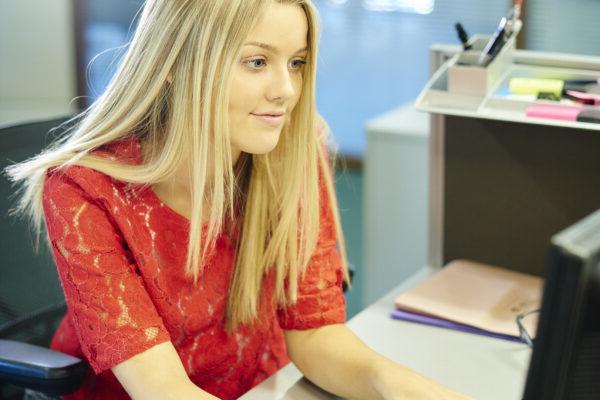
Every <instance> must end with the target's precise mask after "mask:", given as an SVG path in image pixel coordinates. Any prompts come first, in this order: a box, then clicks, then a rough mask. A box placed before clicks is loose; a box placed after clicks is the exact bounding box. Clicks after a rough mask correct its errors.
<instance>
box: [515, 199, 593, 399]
mask: <svg viewBox="0 0 600 400" xmlns="http://www.w3.org/2000/svg"><path fill="white" fill-rule="evenodd" d="M537 332H538V333H537V338H536V339H535V341H534V348H533V354H532V358H531V363H530V366H529V372H528V375H527V383H526V387H525V392H524V396H523V399H524V400H542V399H543V400H592V399H595V400H597V399H600V210H599V211H597V212H595V213H594V214H592V215H590V216H588V217H586V218H584V219H583V220H581V221H580V222H578V223H576V224H574V225H572V226H571V227H569V228H567V229H565V230H563V231H561V232H560V233H559V234H557V235H555V236H554V237H553V238H552V244H551V248H550V250H549V252H548V255H547V259H546V283H545V288H544V295H543V300H542V309H541V314H540V320H539V324H538V331H537Z"/></svg>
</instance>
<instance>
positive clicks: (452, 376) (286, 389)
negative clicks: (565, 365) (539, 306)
mask: <svg viewBox="0 0 600 400" xmlns="http://www.w3.org/2000/svg"><path fill="white" fill-rule="evenodd" d="M433 272H434V270H433V269H431V268H423V269H421V270H419V271H418V272H417V273H416V274H415V275H413V276H412V277H411V278H409V279H408V280H407V281H405V282H404V283H403V284H401V285H399V286H397V287H396V288H395V289H394V290H392V291H391V292H390V293H388V294H387V295H386V296H385V297H383V298H382V299H381V300H379V301H378V302H376V303H374V304H373V305H371V306H369V307H367V308H366V309H365V310H363V311H362V312H361V313H359V314H358V315H356V316H355V317H354V318H352V319H351V320H350V321H349V322H348V323H347V325H348V327H350V329H352V331H354V333H356V334H357V335H358V336H359V337H360V338H361V339H362V340H363V341H364V342H365V343H366V344H367V345H369V346H370V347H371V348H373V349H374V350H375V351H377V352H379V353H381V354H383V355H385V356H386V357H388V358H390V359H392V360H394V361H396V362H398V363H400V364H402V365H405V366H407V367H409V368H412V369H414V370H415V371H417V372H419V373H421V374H423V375H425V376H427V377H429V378H431V379H433V380H435V381H438V382H440V383H442V384H445V385H447V386H450V387H452V388H454V389H457V390H459V391H461V392H464V393H466V394H468V395H470V396H472V397H474V398H475V399H477V400H479V399H481V400H519V399H521V395H522V391H523V387H524V385H525V379H526V373H527V366H528V365H529V358H530V356H531V351H530V349H529V348H528V347H527V346H526V345H524V344H520V343H515V342H509V341H505V340H500V339H494V338H489V337H485V336H479V335H473V334H468V333H463V332H458V331H452V330H447V329H441V328H434V327H429V326H425V325H418V324H414V323H409V322H404V321H398V320H393V319H391V318H390V316H389V314H390V312H391V310H392V309H393V304H394V299H395V298H396V296H398V295H399V294H400V293H402V292H403V291H406V290H408V289H409V288H411V287H413V286H414V285H416V284H417V283H418V282H420V281H421V280H423V279H424V278H425V277H427V276H428V275H430V274H431V273H433ZM336 398H337V397H336V396H333V395H331V394H328V393H327V392H325V391H323V390H321V389H319V388H318V387H316V386H315V385H313V384H312V383H311V382H309V381H308V380H306V379H304V378H303V377H302V374H301V373H300V371H298V369H297V368H296V367H295V366H294V365H293V364H292V363H290V364H288V365H287V366H286V367H284V368H282V369H281V370H280V371H278V372H277V373H276V374H274V375H273V376H271V377H270V378H268V379H267V380H265V381H264V382H262V383H261V384H260V385H258V386H256V387H255V388H254V389H252V390H250V391H249V392H248V393H246V394H245V395H244V396H242V397H241V398H240V399H241V400H259V399H260V400H300V399H302V400H321V399H323V400H326V399H336Z"/></svg>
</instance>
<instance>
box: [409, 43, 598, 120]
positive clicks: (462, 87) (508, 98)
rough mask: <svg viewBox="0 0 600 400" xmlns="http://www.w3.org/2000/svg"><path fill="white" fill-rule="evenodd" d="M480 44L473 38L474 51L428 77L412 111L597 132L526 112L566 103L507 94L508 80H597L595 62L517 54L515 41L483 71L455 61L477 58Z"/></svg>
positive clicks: (457, 56) (593, 58)
mask: <svg viewBox="0 0 600 400" xmlns="http://www.w3.org/2000/svg"><path fill="white" fill-rule="evenodd" d="M513 37H514V35H513ZM485 41H486V37H484V36H474V37H473V45H474V47H475V48H474V49H473V50H471V51H466V52H465V51H461V52H459V53H457V54H455V55H454V56H452V57H451V58H450V59H448V60H447V61H446V62H445V63H444V64H443V65H442V66H441V67H440V68H438V69H437V70H436V71H435V72H434V73H433V74H432V76H431V77H430V79H429V82H427V84H426V86H425V88H424V89H423V90H422V91H421V93H420V94H419V97H418V98H417V100H416V102H415V107H416V108H417V110H420V111H426V112H429V113H433V114H443V115H455V116H469V117H473V118H484V119H493V120H504V121H514V122H521V123H529V124H541V125H553V126H564V127H571V128H585V129H589V130H594V131H600V124H598V123H591V122H585V121H566V120H550V119H543V118H533V117H528V116H527V115H526V111H527V109H529V108H530V107H532V106H538V105H540V106H544V105H550V106H552V105H557V104H564V105H569V103H568V102H565V101H564V100H561V101H560V102H556V101H551V100H544V99H536V98H531V97H529V98H528V97H527V96H518V95H512V94H510V90H509V83H510V81H511V79H512V78H543V79H560V80H596V79H599V78H600V57H596V56H587V55H577V54H563V53H547V52H540V51H528V50H519V49H515V48H514V42H513V43H509V42H507V43H506V45H505V47H506V48H503V49H502V50H503V51H504V53H503V54H500V53H498V55H497V57H496V59H494V60H493V61H492V62H491V63H490V64H489V65H488V67H487V68H482V67H479V66H475V65H467V66H465V65H460V64H461V62H462V61H459V60H463V61H464V60H465V59H467V61H469V60H471V59H472V57H477V58H478V57H479V56H478V55H475V54H480V52H481V50H480V49H478V48H479V47H480V46H481V43H483V42H485ZM469 57H471V59H469Z"/></svg>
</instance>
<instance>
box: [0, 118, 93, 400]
mask: <svg viewBox="0 0 600 400" xmlns="http://www.w3.org/2000/svg"><path fill="white" fill-rule="evenodd" d="M66 119H67V118H59V119H52V120H47V121H40V122H34V123H26V124H20V125H10V126H0V171H3V170H4V168H5V167H6V166H8V165H10V164H12V163H14V162H19V161H23V160H25V159H26V158H28V157H30V156H32V155H34V154H37V153H39V152H40V150H42V149H43V148H44V147H46V145H47V144H48V143H49V142H50V141H51V138H52V135H49V134H48V131H49V130H50V129H52V128H53V127H56V126H58V125H59V124H61V123H62V122H64V121H65V120H66ZM14 192H15V188H14V187H12V186H11V183H10V182H9V181H8V179H7V177H6V175H5V174H4V173H1V174H0V221H1V223H0V238H1V240H0V257H1V260H2V265H1V267H0V398H2V399H6V400H13V399H14V400H16V399H21V398H22V397H23V391H24V389H23V388H30V389H33V390H36V391H40V392H42V393H45V394H47V395H52V396H54V395H61V394H65V393H69V392H72V391H74V390H76V389H77V388H78V387H79V386H80V385H81V382H82V380H83V377H84V374H85V372H86V370H87V368H88V367H87V365H86V364H85V363H84V362H83V361H81V360H79V359H77V358H75V357H71V356H69V355H66V354H62V353H57V352H54V351H50V350H49V349H48V347H49V345H50V340H51V338H52V335H53V333H54V331H55V330H56V328H57V326H58V324H59V323H60V320H61V319H62V317H63V316H64V315H65V313H66V305H65V301H64V295H63V292H62V288H61V286H60V282H59V280H58V276H57V272H56V267H55V266H54V261H53V259H52V256H51V254H50V251H49V250H48V249H47V247H46V246H45V244H44V238H43V236H42V237H41V238H40V246H39V249H40V251H39V254H35V252H34V250H33V243H34V235H33V233H32V231H31V229H30V226H29V224H28V222H27V221H25V220H23V219H19V218H16V217H12V216H9V215H8V210H9V209H10V208H12V207H14V205H15V203H14V201H15V198H14Z"/></svg>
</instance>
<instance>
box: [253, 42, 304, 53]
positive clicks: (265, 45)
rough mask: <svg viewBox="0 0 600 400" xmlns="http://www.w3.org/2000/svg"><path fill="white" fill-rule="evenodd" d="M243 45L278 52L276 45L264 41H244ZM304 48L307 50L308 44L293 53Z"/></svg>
mask: <svg viewBox="0 0 600 400" xmlns="http://www.w3.org/2000/svg"><path fill="white" fill-rule="evenodd" d="M244 46H257V47H260V48H263V49H265V50H269V51H270V52H271V53H274V54H279V50H278V49H277V47H274V46H271V45H270V44H266V43H261V42H248V43H244ZM306 50H308V46H306V47H304V48H303V49H300V50H298V51H297V52H295V53H294V54H298V53H302V52H303V51H306Z"/></svg>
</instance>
